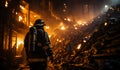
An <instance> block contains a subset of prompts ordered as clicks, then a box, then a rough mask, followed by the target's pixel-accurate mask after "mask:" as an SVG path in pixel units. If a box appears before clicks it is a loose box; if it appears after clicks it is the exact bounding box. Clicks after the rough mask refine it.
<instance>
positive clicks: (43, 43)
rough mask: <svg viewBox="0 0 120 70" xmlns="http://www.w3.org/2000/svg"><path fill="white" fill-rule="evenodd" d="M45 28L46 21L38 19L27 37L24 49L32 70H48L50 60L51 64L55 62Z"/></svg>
mask: <svg viewBox="0 0 120 70" xmlns="http://www.w3.org/2000/svg"><path fill="white" fill-rule="evenodd" d="M44 26H45V23H44V21H43V20H42V19H37V20H36V21H35V23H34V25H33V26H32V27H31V28H30V29H29V32H28V33H27V34H26V36H25V40H24V47H25V50H26V55H27V61H28V64H29V66H30V70H46V69H47V62H48V58H49V60H50V61H51V62H53V60H54V57H53V52H52V46H51V43H50V40H49V37H48V34H47V32H45V30H44Z"/></svg>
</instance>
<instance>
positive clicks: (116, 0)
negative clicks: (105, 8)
mask: <svg viewBox="0 0 120 70" xmlns="http://www.w3.org/2000/svg"><path fill="white" fill-rule="evenodd" d="M117 4H120V0H111V1H110V5H117Z"/></svg>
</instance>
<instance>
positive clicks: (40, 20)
mask: <svg viewBox="0 0 120 70" xmlns="http://www.w3.org/2000/svg"><path fill="white" fill-rule="evenodd" d="M44 25H45V23H44V21H43V20H42V19H37V20H36V21H35V23H34V26H44Z"/></svg>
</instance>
